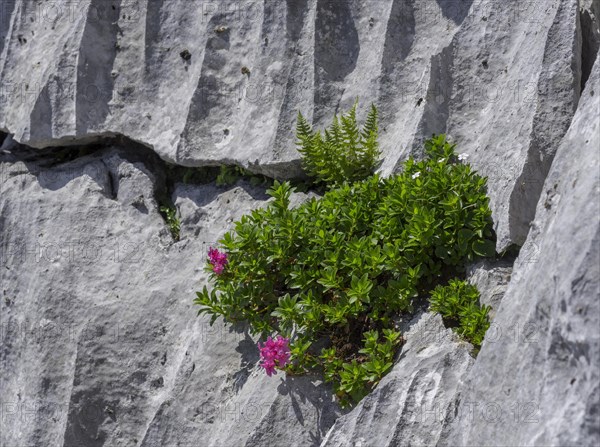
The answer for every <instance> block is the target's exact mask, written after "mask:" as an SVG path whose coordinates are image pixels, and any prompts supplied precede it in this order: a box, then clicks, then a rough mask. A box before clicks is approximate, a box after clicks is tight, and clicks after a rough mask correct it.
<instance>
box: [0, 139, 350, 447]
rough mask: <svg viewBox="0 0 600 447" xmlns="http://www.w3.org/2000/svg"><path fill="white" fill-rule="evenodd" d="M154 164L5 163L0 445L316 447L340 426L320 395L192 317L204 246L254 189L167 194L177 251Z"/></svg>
mask: <svg viewBox="0 0 600 447" xmlns="http://www.w3.org/2000/svg"><path fill="white" fill-rule="evenodd" d="M136 158H137V159H136ZM152 158H153V157H151V156H149V157H140V156H138V157H136V156H135V155H134V156H131V154H130V153H129V152H124V151H122V150H117V149H107V150H104V151H103V152H99V153H98V154H97V155H95V156H88V157H83V158H80V159H77V160H76V161H73V162H70V163H66V164H62V165H60V166H57V167H45V166H44V165H45V162H41V161H35V162H28V161H16V160H14V157H13V160H11V159H10V156H8V155H3V156H2V159H1V161H2V164H1V167H2V170H1V171H0V172H2V175H3V178H2V180H3V181H2V183H1V187H2V190H1V192H0V212H1V214H0V247H2V250H1V251H0V255H1V256H2V264H1V267H2V268H1V272H0V279H1V284H2V286H1V290H0V293H1V297H0V328H1V337H0V389H1V390H2V393H1V408H2V418H0V445H1V446H3V447H5V446H6V447H8V446H17V445H18V446H25V445H28V446H34V445H35V446H59V445H64V446H86V447H93V446H103V445H105V446H108V445H110V446H131V445H139V446H174V445H184V446H192V445H193V446H198V445H202V446H230V445H247V446H258V445H261V446H263V445H297V446H304V445H318V443H319V442H320V440H321V438H322V437H323V436H324V435H325V433H326V432H327V430H328V429H329V427H330V426H331V425H332V424H333V422H334V421H335V419H336V417H337V416H338V414H339V413H340V410H339V408H338V407H337V404H335V403H334V401H333V398H332V395H331V392H330V390H329V387H328V386H325V385H323V384H322V382H321V381H320V380H319V378H318V377H300V378H284V377H281V375H279V376H276V377H273V378H268V377H267V376H266V375H265V374H264V372H260V371H259V370H258V366H257V360H258V350H257V348H256V346H255V340H253V339H252V338H251V337H250V336H249V335H248V334H247V333H246V332H245V331H244V328H231V327H229V326H225V325H223V324H222V323H221V322H220V321H217V323H215V326H213V327H211V326H209V324H208V322H207V320H206V319H204V318H198V317H197V316H196V311H197V309H196V308H195V307H196V306H194V305H193V304H192V300H193V298H194V291H195V290H199V289H201V286H202V285H204V283H205V282H206V273H205V272H204V271H203V263H204V259H205V256H206V250H207V248H208V246H209V245H210V244H214V243H215V242H216V241H217V239H218V238H220V237H221V236H222V234H223V232H224V231H225V230H226V229H228V228H229V227H230V226H231V223H232V222H233V220H235V219H238V218H239V217H241V215H242V214H244V213H246V212H248V211H249V210H250V209H252V208H255V207H257V206H263V205H264V203H265V200H266V197H265V194H264V187H263V188H262V189H260V188H253V187H251V186H250V185H249V184H245V183H243V182H241V183H239V184H238V186H236V187H232V188H229V189H223V188H217V187H215V186H214V185H210V184H209V185H196V186H191V185H178V186H176V187H175V190H174V194H173V199H174V201H175V203H176V204H177V205H178V206H179V210H180V213H181V216H182V220H183V221H184V226H183V238H182V240H181V241H180V242H177V243H174V242H173V240H172V239H171V236H170V234H169V231H168V230H167V228H166V225H165V223H164V221H163V219H162V218H161V216H160V215H159V213H158V205H157V202H156V199H155V197H156V195H157V193H158V190H159V189H160V188H161V187H162V186H161V185H162V183H161V177H162V174H161V172H160V170H159V169H158V168H157V166H160V162H159V161H157V160H154V161H153V160H152ZM163 181H164V179H163ZM301 199H302V197H301V196H297V197H296V200H297V201H298V200H301Z"/></svg>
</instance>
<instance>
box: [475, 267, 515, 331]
mask: <svg viewBox="0 0 600 447" xmlns="http://www.w3.org/2000/svg"><path fill="white" fill-rule="evenodd" d="M513 263H514V261H512V260H503V259H501V260H498V261H490V260H487V259H486V260H483V261H479V262H477V263H475V264H473V265H472V266H470V268H469V270H468V272H467V277H468V280H469V282H470V283H471V284H473V285H474V286H476V287H477V290H479V304H480V305H482V306H483V305H485V306H490V308H491V309H490V313H489V315H490V318H491V319H492V320H493V319H494V317H495V316H496V312H497V310H498V307H499V306H500V303H501V302H502V298H503V297H504V294H505V293H506V289H507V287H508V284H509V282H510V277H511V274H512V267H513Z"/></svg>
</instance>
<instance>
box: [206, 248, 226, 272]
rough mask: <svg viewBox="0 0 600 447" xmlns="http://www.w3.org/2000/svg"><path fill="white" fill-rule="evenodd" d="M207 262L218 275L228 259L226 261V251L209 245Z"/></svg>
mask: <svg viewBox="0 0 600 447" xmlns="http://www.w3.org/2000/svg"><path fill="white" fill-rule="evenodd" d="M208 262H209V263H211V264H212V266H213V272H215V273H216V274H217V275H220V274H221V273H223V269H224V268H225V266H226V265H227V263H228V262H229V261H227V253H225V252H220V251H219V250H217V249H216V248H212V247H210V248H209V249H208Z"/></svg>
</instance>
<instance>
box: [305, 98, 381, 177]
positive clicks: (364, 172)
mask: <svg viewBox="0 0 600 447" xmlns="http://www.w3.org/2000/svg"><path fill="white" fill-rule="evenodd" d="M357 105H358V103H355V104H354V106H353V107H352V109H351V110H350V111H349V112H348V113H347V114H345V115H344V114H342V116H340V117H339V118H338V117H337V116H336V117H335V118H334V119H333V124H332V125H331V126H330V127H329V129H327V130H325V131H324V132H323V134H321V132H315V131H313V130H312V127H311V126H310V124H308V121H306V119H305V118H304V116H302V113H300V112H298V121H297V124H296V136H297V138H298V143H297V145H298V151H299V152H300V153H301V154H302V155H303V166H304V169H305V171H306V172H307V173H308V174H309V175H310V176H312V177H314V178H315V179H316V181H317V182H322V183H325V184H327V185H331V186H336V185H340V184H341V183H343V182H344V181H349V182H354V181H358V180H364V179H366V178H367V177H369V176H371V175H373V173H374V172H375V168H376V167H377V163H378V157H379V156H380V151H379V145H378V143H377V108H376V107H375V106H374V105H371V110H370V112H369V114H368V116H367V120H366V122H365V125H364V127H363V129H362V131H361V130H359V128H358V125H357V123H356V108H357Z"/></svg>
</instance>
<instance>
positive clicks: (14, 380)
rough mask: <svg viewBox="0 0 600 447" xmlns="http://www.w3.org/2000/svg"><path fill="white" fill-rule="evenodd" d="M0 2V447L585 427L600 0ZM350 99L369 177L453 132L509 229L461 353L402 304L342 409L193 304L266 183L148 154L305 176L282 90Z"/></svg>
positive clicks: (578, 435)
mask: <svg viewBox="0 0 600 447" xmlns="http://www.w3.org/2000/svg"><path fill="white" fill-rule="evenodd" d="M0 8H1V9H0V145H1V146H0V447H15V446H18V447H21V446H69V447H70V446H73V447H75V446H77V447H81V446H85V447H88V446H91V447H94V446H98V447H100V446H111V447H112V446H122V447H125V446H133V445H135V446H144V447H147V446H167V447H171V446H186V447H187V446H194V447H196V446H201V447H204V446H214V447H229V446H238V445H239V446H248V447H254V446H256V447H259V446H280V445H291V446H305V445H309V446H318V445H320V444H323V446H327V447H332V446H344V447H345V446H353V447H354V446H356V447H358V446H361V447H371V446H372V447H379V446H382V445H383V446H390V447H392V446H396V445H440V446H446V445H447V446H459V445H469V446H480V445H561V446H562V445H594V446H595V445H598V444H599V443H600V385H599V382H600V329H599V328H600V307H599V306H600V296H599V295H600V293H599V287H600V283H599V281H600V280H599V277H600V273H599V271H598V268H599V262H600V258H599V256H600V252H599V228H600V223H599V217H600V204H599V198H600V183H599V179H598V174H599V169H600V167H599V166H598V157H599V149H600V135H599V132H600V129H599V121H600V109H599V107H600V98H599V96H600V85H599V83H600V73H599V71H600V67H599V65H600V62H598V60H597V59H598V58H597V55H598V48H599V47H600V27H599V23H600V22H599V21H598V18H599V17H600V1H599V0H580V1H577V0H539V1H531V2H523V1H521V0H505V1H502V2H499V1H496V0H460V1H459V0H348V1H342V0H340V1H334V0H285V1H283V0H282V1H267V2H265V1H259V0H248V1H245V2H239V1H234V0H219V1H197V0H116V1H114V2H113V1H108V0H76V1H73V0H52V1H45V2H40V1H34V0H3V1H2V2H1V3H0ZM356 97H359V99H360V100H361V104H362V105H363V106H366V103H365V102H366V101H374V102H375V103H376V104H377V105H378V106H379V110H380V115H381V125H380V128H381V131H380V143H381V148H382V151H383V155H384V159H383V162H382V165H381V171H382V173H383V174H390V173H392V172H394V171H395V170H397V169H398V167H399V166H400V162H401V161H402V160H403V159H405V158H406V157H408V156H409V155H411V154H412V155H416V156H420V155H421V153H422V144H421V143H422V142H423V140H424V138H426V137H428V136H430V135H431V134H432V133H434V132H435V133H439V132H447V133H448V134H449V135H450V136H451V137H452V139H453V140H454V141H456V142H457V143H458V150H459V152H461V153H465V154H467V155H468V156H469V161H470V162H471V163H472V165H473V166H474V167H475V168H476V169H477V170H478V171H480V172H482V173H483V174H484V175H487V176H488V178H489V181H488V184H489V195H490V197H491V207H492V210H493V218H494V222H495V230H496V233H497V250H498V251H504V250H506V249H509V248H511V249H512V247H511V246H513V245H517V246H522V248H521V251H520V254H519V257H518V259H517V261H516V263H515V265H514V266H513V265H512V262H511V261H508V262H505V261H500V262H494V263H481V264H478V265H474V266H472V268H471V270H470V272H468V275H469V280H470V281H471V282H473V283H474V284H477V286H478V287H479V289H480V290H481V295H482V297H481V301H482V303H485V304H489V305H491V306H492V307H493V313H492V316H494V318H495V319H494V322H493V325H492V328H493V332H489V333H488V336H487V337H486V340H485V341H484V344H483V347H482V350H481V352H480V353H479V355H478V357H477V358H476V359H474V358H472V357H471V356H470V355H469V351H470V348H471V347H470V345H468V344H466V343H464V342H462V341H460V339H458V338H457V337H456V336H455V335H454V333H453V332H452V331H451V330H450V329H447V328H444V327H443V325H442V322H441V320H440V318H439V317H436V316H433V315H431V314H429V313H420V314H419V315H418V316H417V317H416V318H415V319H414V320H413V321H411V322H407V323H406V334H405V338H406V340H407V342H406V344H405V345H404V347H403V350H402V353H401V354H400V356H399V359H398V361H397V363H396V365H395V366H394V368H393V370H392V372H391V373H390V374H389V375H388V376H386V377H385V378H384V379H383V380H382V382H381V384H380V385H379V386H378V387H377V388H376V389H375V390H374V391H373V393H372V394H370V395H369V396H367V397H366V398H365V399H364V400H363V401H362V402H361V403H360V404H359V405H358V406H357V407H356V408H354V409H353V410H352V411H350V412H347V413H346V412H344V411H342V410H340V408H339V407H338V406H337V404H336V403H335V402H334V398H333V396H332V394H331V391H330V388H329V387H328V386H326V385H324V384H323V383H322V382H321V380H320V378H319V377H287V378H286V377H282V376H281V375H278V376H276V377H274V378H268V377H266V376H265V375H264V373H262V372H261V371H260V370H259V369H258V367H257V360H258V352H257V350H256V347H255V340H253V339H252V338H251V337H249V336H248V334H247V333H246V331H245V330H244V328H243V327H231V326H226V325H224V324H222V322H220V321H217V323H216V324H215V325H214V326H212V327H211V326H209V325H208V322H207V321H206V320H205V319H203V318H198V317H197V316H196V310H197V309H196V308H195V306H194V305H193V304H192V300H193V298H194V292H195V291H196V290H199V289H200V288H201V287H202V286H203V285H204V284H206V282H207V275H206V273H205V272H204V271H203V270H202V264H203V258H204V256H205V254H206V250H207V248H208V247H209V246H210V245H211V244H214V243H215V242H216V241H217V239H218V238H219V237H220V236H221V235H222V234H223V233H224V232H225V231H226V230H227V229H228V228H230V227H231V224H232V223H233V221H235V220H236V219H238V218H239V217H240V216H241V215H242V214H244V213H246V212H248V211H249V210H251V209H253V208H255V207H259V206H264V205H265V203H266V201H267V197H266V195H265V194H264V188H261V187H252V186H251V185H249V184H246V183H244V182H240V183H238V184H237V185H236V186H235V187H231V188H218V187H216V186H215V185H214V184H210V183H209V184H205V185H190V184H179V183H178V184H175V185H172V186H170V187H169V188H167V172H168V170H167V169H166V167H165V161H166V162H168V163H171V164H175V165H181V166H214V165H218V164H235V165H241V166H243V167H246V168H248V169H250V170H251V171H253V172H257V173H263V174H266V175H270V176H276V177H295V176H297V175H298V174H299V172H300V169H299V166H300V163H299V154H298V153H297V151H296V150H295V146H294V141H293V129H294V126H295V117H296V113H297V111H298V110H301V111H302V112H303V113H304V114H305V115H306V116H307V117H308V118H309V119H310V120H312V122H313V123H314V124H315V125H316V126H318V127H320V126H323V125H325V124H328V122H329V121H330V119H331V117H332V115H333V114H334V113H336V112H340V111H342V110H344V109H346V108H347V107H349V106H350V105H351V104H352V103H353V101H354V100H355V98H356ZM365 111H366V107H361V110H360V115H361V116H364V113H365ZM573 117H574V118H573ZM106 138H111V141H112V142H111V143H110V145H109V146H108V147H107V145H106V143H105V139H106ZM20 143H22V144H23V145H21V144H20ZM24 145H27V147H26V146H24ZM64 145H72V146H73V147H74V148H77V149H80V150H81V153H80V154H79V155H77V157H76V159H75V160H71V161H69V159H65V160H62V161H59V160H57V159H56V157H51V156H49V155H48V154H49V153H48V150H47V148H49V147H57V146H64ZM165 193H168V194H170V199H171V200H172V202H173V203H174V204H175V205H176V207H177V210H178V213H179V216H180V218H181V223H182V227H181V236H182V237H181V241H179V242H175V241H174V240H173V239H172V237H171V235H170V233H169V230H168V228H167V226H166V225H165V222H164V220H163V219H162V217H161V216H160V214H159V206H160V205H159V203H158V202H159V200H158V197H160V196H161V195H163V194H165ZM304 199H305V196H304V195H302V194H298V195H296V196H295V197H294V203H300V202H301V201H302V200H304ZM504 259H505V260H506V259H507V258H506V257H505V258H504Z"/></svg>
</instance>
